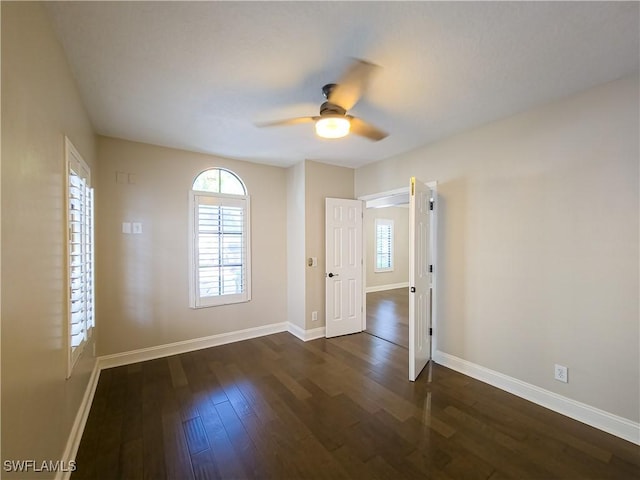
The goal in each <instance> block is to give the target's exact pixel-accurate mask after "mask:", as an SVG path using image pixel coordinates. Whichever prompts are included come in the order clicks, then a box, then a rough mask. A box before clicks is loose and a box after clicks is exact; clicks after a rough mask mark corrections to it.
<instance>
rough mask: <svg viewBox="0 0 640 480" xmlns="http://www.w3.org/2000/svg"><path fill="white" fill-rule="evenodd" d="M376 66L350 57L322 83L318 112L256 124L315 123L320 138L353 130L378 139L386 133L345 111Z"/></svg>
mask: <svg viewBox="0 0 640 480" xmlns="http://www.w3.org/2000/svg"><path fill="white" fill-rule="evenodd" d="M378 68H380V67H378V66H377V65H375V64H373V63H370V62H367V61H365V60H360V59H354V61H353V63H352V64H351V65H350V66H349V68H348V69H347V70H346V72H345V73H344V74H343V75H342V77H341V78H340V80H338V82H337V83H329V84H327V85H325V86H324V87H322V94H323V95H324V97H325V98H326V99H327V101H326V102H324V103H323V104H322V105H321V106H320V115H316V116H313V117H297V118H289V119H286V120H278V121H275V122H267V123H260V124H258V125H257V126H258V127H277V126H284V125H298V124H301V123H315V128H316V134H317V135H318V136H320V137H323V138H342V137H344V136H346V135H348V134H349V133H353V134H355V135H360V136H362V137H365V138H368V139H369V140H373V141H378V140H382V139H383V138H385V137H386V136H387V135H388V133H386V132H384V131H382V130H380V129H379V128H377V127H374V126H373V125H371V124H370V123H368V122H365V121H364V120H362V119H360V118H358V117H354V116H353V115H349V114H347V112H348V111H349V110H351V108H353V106H354V105H355V104H356V103H357V102H358V100H360V97H361V96H362V94H363V93H364V90H365V89H366V87H367V84H368V81H369V78H370V76H371V74H372V73H373V71H374V70H376V69H378Z"/></svg>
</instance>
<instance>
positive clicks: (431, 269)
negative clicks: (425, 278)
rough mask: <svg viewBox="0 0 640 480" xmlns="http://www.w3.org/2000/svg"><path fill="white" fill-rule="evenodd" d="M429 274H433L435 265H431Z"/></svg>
mask: <svg viewBox="0 0 640 480" xmlns="http://www.w3.org/2000/svg"><path fill="white" fill-rule="evenodd" d="M429 273H433V265H429Z"/></svg>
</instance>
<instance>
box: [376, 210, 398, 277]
mask: <svg viewBox="0 0 640 480" xmlns="http://www.w3.org/2000/svg"><path fill="white" fill-rule="evenodd" d="M374 223H375V226H374V238H375V251H374V256H373V271H374V272H376V273H382V272H393V269H394V261H393V260H394V255H395V250H394V237H395V230H394V226H393V220H390V219H386V218H376V219H375V222H374ZM378 226H386V227H389V229H390V232H389V248H388V253H385V257H386V256H387V255H388V256H389V267H383V268H379V267H378V258H379V253H378V250H379V249H378Z"/></svg>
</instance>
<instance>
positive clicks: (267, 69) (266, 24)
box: [47, 1, 640, 167]
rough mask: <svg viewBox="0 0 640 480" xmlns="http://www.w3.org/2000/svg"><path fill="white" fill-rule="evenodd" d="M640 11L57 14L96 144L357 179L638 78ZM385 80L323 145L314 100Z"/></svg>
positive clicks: (140, 6)
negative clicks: (351, 174)
mask: <svg viewBox="0 0 640 480" xmlns="http://www.w3.org/2000/svg"><path fill="white" fill-rule="evenodd" d="M638 7H639V4H638V2H625V3H618V2H372V3H368V2H367V3H365V2H324V1H323V2H157V3H156V2H50V3H47V9H48V10H49V13H50V14H51V18H52V22H53V24H54V28H55V30H56V31H57V33H58V35H59V37H60V39H61V42H62V44H63V46H64V49H65V51H66V53H67V56H68V58H69V62H70V64H71V67H72V70H73V72H74V74H75V76H76V79H77V82H78V85H79V89H80V92H81V95H82V97H83V100H84V103H85V105H86V108H87V110H88V112H89V116H90V118H91V121H92V123H93V126H94V128H95V130H96V132H97V133H99V134H102V135H107V136H114V137H120V138H125V139H130V140H135V141H140V142H146V143H153V144H157V145H164V146H170V147H175V148H181V149H186V150H192V151H198V152H205V153H211V154H215V155H221V156H226V157H232V158H240V159H246V160H252V161H256V162H264V163H269V164H273V165H283V166H286V165H292V164H294V163H297V162H299V161H301V160H303V159H311V160H318V161H323V162H327V163H333V164H337V165H344V166H351V167H357V166H361V165H364V164H367V163H369V162H373V161H376V160H380V159H383V158H388V157H390V156H393V155H396V154H399V153H402V152H405V151H408V150H412V149H415V148H417V147H419V146H422V145H424V144H427V143H429V142H433V141H434V140H437V139H439V138H442V137H445V136H448V135H451V134H454V133H456V132H459V131H461V130H464V129H468V128H472V127H474V126H478V125H480V124H483V123H486V122H489V121H492V120H495V119H498V118H501V117H505V116H508V115H512V114H514V113H517V112H519V111H522V110H526V109H528V108H530V107H532V106H533V105H536V104H540V103H544V102H549V101H552V100H554V99H556V98H559V97H562V96H565V95H568V94H571V93H573V92H577V91H580V90H583V89H586V88H588V87H591V86H593V85H596V84H600V83H604V82H606V81H609V80H613V79H616V78H619V77H621V76H623V75H626V74H629V73H632V72H636V71H638V68H639V35H640V33H639V19H638V18H639V8H638ZM351 57H357V58H363V59H367V60H369V61H372V62H374V63H377V64H378V65H381V66H382V67H383V68H382V69H381V70H380V71H379V72H378V73H377V75H376V76H375V77H374V78H373V79H372V81H371V84H370V88H369V90H368V91H367V92H366V94H365V95H364V97H363V98H362V99H361V100H360V102H359V103H358V104H357V105H356V106H355V107H354V109H353V110H352V111H351V113H352V114H354V115H357V116H360V117H363V118H364V119H366V120H368V121H369V122H371V123H373V124H374V125H376V126H378V127H380V128H381V129H383V130H386V131H388V132H389V133H390V135H389V137H387V138H386V139H384V140H382V141H380V142H371V141H369V140H367V139H364V138H360V137H354V136H350V137H347V138H343V139H339V140H321V139H319V138H317V137H316V136H315V135H314V133H313V125H311V124H308V125H296V126H289V127H273V128H265V129H260V128H257V127H256V126H255V125H254V123H255V122H258V121H268V120H278V119H282V118H288V117H291V116H304V115H316V114H317V113H318V109H319V106H320V104H321V103H322V102H323V101H324V98H323V96H322V92H321V87H322V86H323V85H324V84H326V83H330V82H332V81H335V80H337V79H338V77H339V76H340V75H341V73H342V71H343V70H344V69H345V67H346V66H347V65H348V64H349V62H350V58H351Z"/></svg>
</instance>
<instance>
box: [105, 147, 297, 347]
mask: <svg viewBox="0 0 640 480" xmlns="http://www.w3.org/2000/svg"><path fill="white" fill-rule="evenodd" d="M98 138H99V140H98V159H99V172H98V173H99V175H98V182H99V183H98V187H99V192H100V195H99V197H98V198H97V200H96V203H97V228H96V234H97V244H98V250H97V289H98V292H99V296H98V298H97V313H98V321H99V331H98V333H99V335H98V353H99V354H100V355H105V354H113V353H118V352H126V351H131V350H135V349H140V348H145V347H151V346H157V345H165V344H169V343H173V342H178V341H182V340H190V339H195V338H200V337H206V336H210V335H216V334H221V333H227V332H233V331H237V330H243V329H247V328H252V327H259V326H264V325H269V324H275V323H281V322H285V321H286V320H287V307H286V302H287V278H286V277H287V262H286V244H287V237H286V235H287V232H286V228H287V219H286V212H287V204H286V196H287V182H286V170H285V169H283V168H278V167H271V166H267V165H259V164H255V163H250V162H243V161H237V160H229V159H224V158H218V157H213V156H210V155H203V154H197V153H190V152H185V151H181V150H174V149H170V148H163V147H157V146H152V145H147V144H142V143H134V142H128V141H125V140H117V139H113V138H105V137H98ZM211 167H224V168H228V169H229V170H231V171H233V172H234V173H236V174H237V175H238V176H240V178H242V180H243V181H244V183H245V185H246V186H247V190H248V192H249V195H250V196H251V252H252V254H251V262H252V264H251V266H252V298H251V301H250V302H247V303H241V304H235V305H225V306H218V307H210V308H202V309H197V310H196V309H191V308H189V297H188V285H189V281H188V278H189V277H188V275H189V269H188V266H189V256H188V218H189V217H188V214H189V191H190V189H191V185H192V183H193V179H194V178H195V177H196V176H197V175H198V174H199V173H200V172H202V171H203V170H205V169H207V168H211ZM116 172H124V173H126V174H133V175H135V183H133V184H128V183H127V184H121V183H116ZM122 222H141V223H142V229H143V233H142V234H141V235H126V234H123V233H121V232H122Z"/></svg>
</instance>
